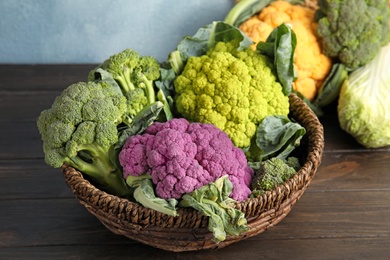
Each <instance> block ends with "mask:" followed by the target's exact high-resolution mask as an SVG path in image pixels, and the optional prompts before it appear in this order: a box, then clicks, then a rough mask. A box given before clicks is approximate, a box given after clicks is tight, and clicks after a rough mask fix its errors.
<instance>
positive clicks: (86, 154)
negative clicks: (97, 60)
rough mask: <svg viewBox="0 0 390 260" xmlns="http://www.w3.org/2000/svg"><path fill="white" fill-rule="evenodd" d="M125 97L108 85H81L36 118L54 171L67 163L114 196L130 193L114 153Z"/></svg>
mask: <svg viewBox="0 0 390 260" xmlns="http://www.w3.org/2000/svg"><path fill="white" fill-rule="evenodd" d="M126 113H127V106H126V98H125V97H124V96H123V95H122V93H121V92H120V91H117V90H116V89H115V88H113V87H112V86H111V85H109V84H107V83H105V82H100V83H96V82H88V83H84V82H79V83H75V84H73V85H70V86H69V87H68V88H66V89H65V90H64V91H63V92H62V93H61V95H60V96H58V97H57V98H56V99H55V101H54V103H53V105H52V107H51V108H50V109H47V110H44V111H42V112H41V114H40V116H39V117H38V119H37V126H38V130H39V132H40V134H41V137H42V141H43V151H44V155H45V162H46V163H47V164H48V165H50V166H52V167H55V168H58V167H61V166H62V165H63V164H68V165H70V166H72V167H74V168H76V169H78V170H80V171H82V172H83V173H85V174H87V175H88V176H90V177H92V178H93V179H95V180H97V181H98V183H99V184H101V185H102V186H104V187H106V189H108V191H110V192H111V193H113V194H117V195H123V194H125V193H127V192H128V190H127V189H128V188H127V187H126V185H125V183H124V180H123V178H122V177H121V172H120V171H119V170H118V168H117V166H116V163H115V158H112V157H111V155H113V153H112V150H113V149H114V148H113V147H114V145H115V144H116V142H117V141H118V130H117V126H118V125H120V124H121V123H122V121H123V118H124V117H125V116H126Z"/></svg>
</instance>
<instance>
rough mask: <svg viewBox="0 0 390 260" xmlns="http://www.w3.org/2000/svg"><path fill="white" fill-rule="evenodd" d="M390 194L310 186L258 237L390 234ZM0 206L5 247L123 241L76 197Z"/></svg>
mask: <svg viewBox="0 0 390 260" xmlns="http://www.w3.org/2000/svg"><path fill="white" fill-rule="evenodd" d="M389 200H390V191H355V192H351V191H347V192H342V191H340V192H329V193H319V192H307V193H305V194H304V195H303V197H302V198H301V200H300V201H298V203H297V204H296V205H295V206H294V208H293V210H292V212H291V213H290V214H289V215H287V217H286V218H285V219H284V220H283V221H282V222H281V223H279V224H278V225H276V226H275V227H273V228H271V229H269V230H268V231H266V232H264V233H262V234H260V235H258V236H256V237H254V238H253V239H255V240H264V239H266V240H267V239H271V240H286V239H287V240H288V239H309V238H310V239H320V238H327V239H332V238H353V237H355V238H370V237H385V238H390V204H389V203H388V202H389ZM0 208H1V209H2V217H1V219H2V225H1V227H0V241H2V242H1V246H2V247H12V246H17V245H18V246H44V245H62V244H85V243H87V244H89V243H100V244H102V245H103V244H107V243H116V242H120V241H121V238H113V237H112V236H111V235H108V234H109V232H107V230H106V229H105V228H104V227H103V226H102V225H101V224H100V222H98V221H97V219H96V218H95V217H94V216H93V215H91V214H89V213H88V212H87V211H86V210H85V208H84V207H83V206H82V205H81V204H79V202H78V201H77V199H76V198H62V199H39V200H38V199H19V200H7V199H5V200H4V199H2V200H0ZM87 238H90V239H87ZM113 239H114V240H113ZM117 239H118V240H117ZM86 241H88V242H86Z"/></svg>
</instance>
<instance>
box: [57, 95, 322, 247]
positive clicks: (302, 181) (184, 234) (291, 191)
mask: <svg viewBox="0 0 390 260" xmlns="http://www.w3.org/2000/svg"><path fill="white" fill-rule="evenodd" d="M290 116H291V117H292V118H294V119H295V120H296V121H297V122H299V123H300V124H301V125H302V126H304V127H305V128H306V131H307V133H306V135H305V137H304V139H303V141H302V144H301V148H300V151H299V152H300V154H299V156H300V157H301V159H302V162H304V164H303V166H302V168H301V169H300V170H299V171H298V172H297V174H296V175H295V176H294V177H293V178H291V179H290V180H288V181H287V182H286V183H284V184H282V185H279V186H278V187H276V188H275V189H274V190H272V191H269V192H266V193H265V194H263V195H262V196H259V197H256V198H251V199H247V200H245V201H243V202H240V203H236V208H238V209H240V210H241V211H242V212H244V213H245V216H246V219H247V220H248V226H249V228H250V229H249V230H248V231H246V232H243V233H242V234H240V235H239V236H227V238H226V240H225V241H223V242H220V243H218V244H216V243H215V242H213V241H212V238H213V235H212V233H211V232H209V231H208V229H207V224H208V218H207V217H204V216H202V215H201V214H200V213H199V212H198V211H196V210H193V209H191V208H180V209H179V210H178V213H179V216H178V217H172V216H168V215H165V214H162V213H160V212H157V211H154V210H151V209H148V208H145V207H143V206H142V205H140V204H138V203H134V202H131V201H129V200H127V199H122V198H119V197H116V196H113V195H110V194H108V193H106V192H103V191H101V190H99V189H97V188H96V187H95V186H93V185H92V184H91V183H90V182H89V181H88V180H86V179H85V178H84V177H83V175H82V173H80V172H79V171H77V170H75V169H74V168H72V167H68V166H65V165H64V166H63V167H62V172H63V174H64V177H65V181H66V183H67V184H68V185H69V187H70V188H71V190H72V192H73V193H74V194H75V196H76V197H77V198H78V199H79V201H80V203H81V204H82V205H84V206H85V208H86V209H87V210H88V211H89V212H90V213H91V214H93V215H95V216H96V217H97V218H98V219H99V220H100V221H101V222H102V223H103V224H104V225H105V226H106V227H107V228H108V229H109V230H111V231H112V232H113V233H115V234H119V235H123V236H126V237H128V238H130V239H133V240H136V241H139V242H141V243H144V244H147V245H150V246H153V247H156V248H160V249H164V250H168V251H174V252H180V251H192V250H202V249H217V248H223V247H225V246H227V245H230V244H232V243H234V242H238V241H240V240H242V239H245V238H248V237H251V236H254V235H257V234H260V233H262V232H263V231H265V230H266V229H268V228H270V227H272V226H274V225H276V224H277V223H279V222H280V221H281V220H282V219H284V218H285V217H286V215H287V214H288V213H289V212H290V210H291V209H292V207H293V206H294V204H295V203H296V202H297V200H298V199H299V198H300V197H301V196H302V194H303V193H304V191H305V190H306V188H307V187H308V185H309V184H310V182H311V180H312V179H313V177H314V175H315V172H316V171H317V168H318V166H319V164H320V163H321V158H322V152H323V148H324V134H323V127H322V125H321V124H320V122H319V120H318V118H317V117H316V116H315V114H314V113H313V112H312V111H311V110H310V108H309V107H308V106H307V105H306V104H305V103H304V102H303V101H302V100H301V99H300V98H298V97H297V96H296V95H295V94H291V95H290Z"/></svg>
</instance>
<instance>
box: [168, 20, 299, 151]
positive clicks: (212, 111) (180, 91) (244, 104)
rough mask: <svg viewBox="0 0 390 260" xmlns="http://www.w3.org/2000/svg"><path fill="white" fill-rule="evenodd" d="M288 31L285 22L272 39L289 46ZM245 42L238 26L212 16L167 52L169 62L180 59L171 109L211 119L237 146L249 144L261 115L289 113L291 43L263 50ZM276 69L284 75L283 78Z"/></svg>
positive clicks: (188, 116)
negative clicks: (280, 32) (279, 31)
mask: <svg viewBox="0 0 390 260" xmlns="http://www.w3.org/2000/svg"><path fill="white" fill-rule="evenodd" d="M206 32H207V33H206ZM291 34H292V32H291V30H289V29H288V28H287V27H286V30H285V31H284V32H283V34H280V35H279V34H278V35H277V37H278V40H279V39H282V40H280V41H278V42H279V43H280V42H286V43H287V44H289V46H291V45H292V43H291V41H292V40H293V37H292V36H291ZM200 35H201V36H202V37H200ZM286 35H290V37H283V36H286ZM191 39H193V41H190V40H191ZM196 39H198V40H196ZM211 43H212V44H211ZM250 43H251V41H250V40H249V41H248V38H247V37H244V36H243V35H242V33H241V32H240V30H239V29H238V28H235V27H233V26H230V25H227V24H225V23H223V22H214V23H213V24H211V25H209V26H206V27H204V28H201V29H200V30H199V31H198V33H197V34H195V35H194V36H193V37H190V38H186V39H185V40H184V42H181V43H179V45H178V47H177V49H176V50H175V51H174V52H172V53H171V55H170V63H171V65H172V67H174V66H176V65H177V64H182V66H180V67H178V68H175V69H174V70H175V71H176V73H178V74H177V78H176V79H175V80H174V81H173V86H174V90H175V96H174V100H175V107H176V109H177V112H178V113H179V114H180V116H183V117H185V118H186V119H188V120H190V121H196V122H202V123H212V124H214V125H215V126H217V127H218V128H219V129H221V130H223V131H224V132H226V133H227V134H228V135H229V137H230V138H231V139H232V141H233V143H234V144H235V145H236V146H237V147H239V148H248V147H249V146H250V142H251V139H252V137H253V136H254V134H255V132H256V125H257V124H258V123H259V122H260V121H261V120H262V119H263V118H265V117H266V116H268V115H287V114H288V113H289V101H288V94H289V93H290V91H289V90H290V89H291V86H289V82H290V83H291V82H292V78H293V76H294V71H293V68H292V63H290V62H289V61H290V60H291V57H292V52H293V51H294V49H293V48H290V49H288V48H284V49H282V51H280V52H276V51H275V50H276V48H273V49H272V50H273V51H272V53H270V54H269V55H268V56H267V55H263V54H260V53H258V52H256V51H253V50H251V49H250V48H249V46H250ZM183 45H184V46H187V48H184V47H183ZM275 45H276V43H273V46H275ZM190 47H191V48H190ZM188 49H190V50H191V51H187V50H188ZM283 50H284V52H283ZM195 55H196V56H195ZM271 56H272V57H271ZM177 60H179V61H177ZM274 60H278V61H279V62H277V64H275V63H274ZM277 75H283V76H284V77H283V78H284V79H285V80H284V83H285V84H281V82H279V81H278V79H277ZM288 79H291V80H288Z"/></svg>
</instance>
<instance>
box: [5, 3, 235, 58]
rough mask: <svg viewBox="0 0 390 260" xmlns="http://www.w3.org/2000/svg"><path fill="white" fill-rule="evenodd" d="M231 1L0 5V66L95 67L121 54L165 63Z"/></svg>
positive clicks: (221, 15)
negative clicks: (131, 52)
mask: <svg viewBox="0 0 390 260" xmlns="http://www.w3.org/2000/svg"><path fill="white" fill-rule="evenodd" d="M233 4H234V1H233V0H0V63H2V64H8V63H11V64H18V63H24V64H25V63H33V64H50V63H100V62H102V61H103V60H105V59H106V58H108V57H109V56H110V55H112V54H114V53H117V52H120V51H122V50H124V49H125V48H133V49H135V50H137V51H138V52H139V53H140V54H141V55H152V56H154V57H156V58H157V59H158V60H159V61H164V60H166V57H167V55H168V54H169V52H170V51H172V50H173V49H174V48H175V47H176V45H177V43H178V42H179V41H180V40H181V39H182V37H183V36H186V35H193V34H194V33H195V32H196V31H197V29H198V28H200V27H202V26H204V25H206V24H208V23H210V22H212V21H214V20H223V19H224V18H225V16H226V14H227V13H228V11H229V10H230V8H232V6H233Z"/></svg>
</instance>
